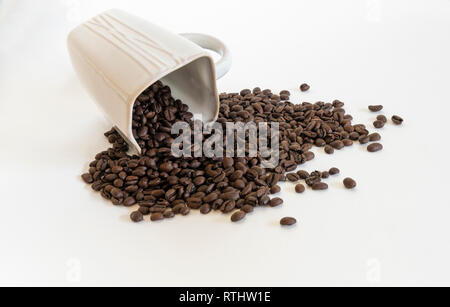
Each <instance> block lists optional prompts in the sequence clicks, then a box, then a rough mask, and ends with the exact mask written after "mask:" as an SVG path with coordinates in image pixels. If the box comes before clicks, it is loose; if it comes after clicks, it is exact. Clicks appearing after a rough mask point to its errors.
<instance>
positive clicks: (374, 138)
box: [369, 133, 381, 142]
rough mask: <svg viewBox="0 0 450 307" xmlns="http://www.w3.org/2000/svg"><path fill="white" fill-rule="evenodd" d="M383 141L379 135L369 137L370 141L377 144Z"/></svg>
mask: <svg viewBox="0 0 450 307" xmlns="http://www.w3.org/2000/svg"><path fill="white" fill-rule="evenodd" d="M379 140H381V135H380V134H379V133H372V134H370V135H369V141H371V142H376V141H379Z"/></svg>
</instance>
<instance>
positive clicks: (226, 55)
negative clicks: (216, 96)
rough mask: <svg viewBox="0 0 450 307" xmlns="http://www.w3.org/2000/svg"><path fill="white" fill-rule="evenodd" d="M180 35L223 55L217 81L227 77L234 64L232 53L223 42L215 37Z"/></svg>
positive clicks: (190, 34)
mask: <svg viewBox="0 0 450 307" xmlns="http://www.w3.org/2000/svg"><path fill="white" fill-rule="evenodd" d="M180 35H181V36H183V37H184V38H186V39H188V40H190V41H191V42H193V43H195V44H197V45H199V46H200V47H202V48H205V49H209V50H212V51H214V52H217V53H218V54H220V55H221V59H220V60H219V61H217V63H216V79H217V80H219V79H220V78H222V77H223V76H225V75H226V73H227V72H228V71H229V70H230V68H231V63H232V59H231V52H230V50H229V49H228V47H227V46H226V45H225V44H224V43H223V42H221V41H220V40H218V39H217V38H215V37H213V36H210V35H206V34H201V33H182V34H180Z"/></svg>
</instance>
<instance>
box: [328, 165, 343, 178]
mask: <svg viewBox="0 0 450 307" xmlns="http://www.w3.org/2000/svg"><path fill="white" fill-rule="evenodd" d="M328 172H329V173H330V175H331V176H334V175H337V174H339V173H340V172H341V171H340V170H339V169H338V168H336V167H332V168H330V170H329V171H328Z"/></svg>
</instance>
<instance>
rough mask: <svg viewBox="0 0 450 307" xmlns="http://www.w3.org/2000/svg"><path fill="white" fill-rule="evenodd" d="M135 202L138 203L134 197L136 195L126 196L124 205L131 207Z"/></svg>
mask: <svg viewBox="0 0 450 307" xmlns="http://www.w3.org/2000/svg"><path fill="white" fill-rule="evenodd" d="M134 204H136V199H135V198H134V197H131V196H130V197H127V198H125V200H124V201H123V205H124V206H125V207H131V206H133V205H134Z"/></svg>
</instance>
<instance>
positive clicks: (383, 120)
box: [377, 115, 387, 123]
mask: <svg viewBox="0 0 450 307" xmlns="http://www.w3.org/2000/svg"><path fill="white" fill-rule="evenodd" d="M377 120H379V121H381V122H383V123H387V118H386V116H384V115H378V116H377Z"/></svg>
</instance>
